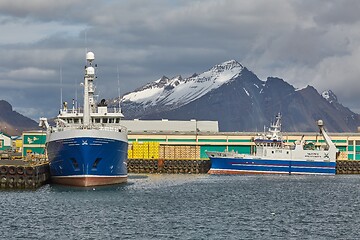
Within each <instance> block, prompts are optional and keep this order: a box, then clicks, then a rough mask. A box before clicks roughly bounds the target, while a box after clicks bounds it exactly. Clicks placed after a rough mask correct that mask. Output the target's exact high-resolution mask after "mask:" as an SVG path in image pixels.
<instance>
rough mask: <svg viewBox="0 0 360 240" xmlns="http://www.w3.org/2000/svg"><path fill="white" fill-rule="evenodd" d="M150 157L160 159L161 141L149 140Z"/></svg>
mask: <svg viewBox="0 0 360 240" xmlns="http://www.w3.org/2000/svg"><path fill="white" fill-rule="evenodd" d="M148 149H149V153H148V158H149V159H159V153H160V143H159V142H148Z"/></svg>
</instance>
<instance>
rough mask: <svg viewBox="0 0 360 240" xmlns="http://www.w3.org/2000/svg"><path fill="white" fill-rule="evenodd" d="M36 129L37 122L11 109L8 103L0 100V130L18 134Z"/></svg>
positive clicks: (13, 134) (9, 133)
mask: <svg viewBox="0 0 360 240" xmlns="http://www.w3.org/2000/svg"><path fill="white" fill-rule="evenodd" d="M34 129H38V123H37V122H35V121H34V120H32V119H30V118H28V117H25V116H23V115H21V114H20V113H18V112H16V111H14V110H13V108H12V106H11V105H10V103H8V102H7V101H5V100H0V131H1V132H3V133H5V134H7V135H10V136H20V135H21V134H22V132H23V131H27V130H34Z"/></svg>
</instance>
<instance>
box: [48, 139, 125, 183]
mask: <svg viewBox="0 0 360 240" xmlns="http://www.w3.org/2000/svg"><path fill="white" fill-rule="evenodd" d="M127 150H128V143H127V142H125V141H120V140H115V139H107V138H98V137H74V138H67V139H59V140H54V141H49V142H48V143H47V154H48V158H49V161H50V173H51V178H52V181H53V182H55V183H61V184H66V185H75V186H95V185H107V184H116V183H120V182H125V181H126V180H127V166H126V160H127Z"/></svg>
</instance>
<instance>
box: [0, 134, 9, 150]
mask: <svg viewBox="0 0 360 240" xmlns="http://www.w3.org/2000/svg"><path fill="white" fill-rule="evenodd" d="M11 148H12V140H11V137H10V136H9V135H6V134H5V133H3V132H0V151H4V150H8V149H11Z"/></svg>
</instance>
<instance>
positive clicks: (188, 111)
mask: <svg viewBox="0 0 360 240" xmlns="http://www.w3.org/2000/svg"><path fill="white" fill-rule="evenodd" d="M117 101H118V99H113V101H110V102H113V104H116V105H117V104H118V103H117ZM121 106H122V109H123V112H124V115H125V117H126V118H127V119H134V118H140V119H162V118H167V119H174V120H189V119H198V120H217V121H219V128H220V130H221V131H262V130H263V128H264V126H266V125H268V124H269V122H270V121H272V120H273V117H274V116H275V115H276V114H277V113H278V112H281V113H282V115H283V124H282V125H283V130H284V131H316V130H317V126H316V124H315V121H316V120H318V119H322V120H324V122H325V124H326V128H327V129H328V130H329V131H333V132H344V131H346V132H350V131H356V130H357V127H358V126H360V116H359V115H358V114H355V113H353V112H352V111H350V110H349V109H348V108H346V107H344V106H343V105H341V104H340V103H339V102H338V101H337V98H336V95H335V94H334V93H333V92H331V91H326V92H324V93H322V94H319V93H318V92H317V90H316V89H315V88H313V87H311V86H307V87H304V88H300V89H296V88H294V87H293V86H292V85H290V84H288V83H287V82H285V81H284V80H282V79H279V78H274V77H269V78H267V79H266V80H265V81H263V80H260V79H259V78H258V77H257V76H256V75H255V74H254V73H253V72H251V71H249V70H248V69H247V68H246V67H244V66H243V65H241V64H240V63H238V62H237V61H235V60H230V61H226V62H224V63H221V64H219V65H216V66H214V67H212V68H211V69H209V70H208V71H206V72H204V73H201V74H194V75H193V76H191V77H188V78H182V77H181V76H177V77H173V78H167V77H162V78H160V79H158V80H156V81H154V82H151V83H149V84H146V85H145V86H143V87H141V88H139V89H137V90H135V91H134V92H131V93H128V94H125V95H124V96H123V97H122V99H121Z"/></svg>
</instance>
